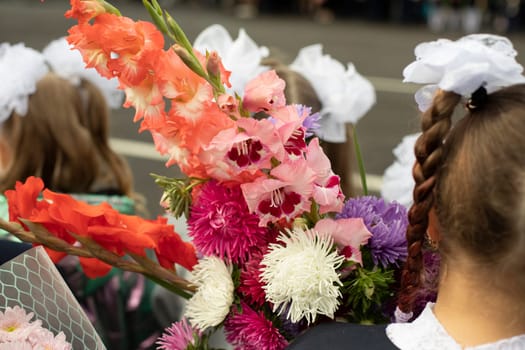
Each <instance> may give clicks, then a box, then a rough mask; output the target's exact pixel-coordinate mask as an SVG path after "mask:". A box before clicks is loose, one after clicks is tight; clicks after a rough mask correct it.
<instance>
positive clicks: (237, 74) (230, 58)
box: [193, 24, 269, 96]
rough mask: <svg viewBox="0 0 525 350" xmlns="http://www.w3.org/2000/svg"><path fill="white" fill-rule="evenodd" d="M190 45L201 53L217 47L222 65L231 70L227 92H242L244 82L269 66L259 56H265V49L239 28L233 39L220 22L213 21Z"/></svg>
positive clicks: (214, 49)
mask: <svg viewBox="0 0 525 350" xmlns="http://www.w3.org/2000/svg"><path fill="white" fill-rule="evenodd" d="M193 48H195V49H196V50H198V51H199V52H201V53H202V54H206V51H217V53H218V54H219V56H220V57H221V60H222V64H223V65H224V68H226V69H227V70H228V71H231V75H230V83H231V85H232V88H231V90H230V91H229V92H230V93H233V92H236V93H237V94H238V95H239V96H242V95H243V93H244V87H245V85H246V83H247V82H249V81H250V80H252V79H253V78H255V77H256V76H258V75H259V74H261V73H262V72H264V71H267V70H268V69H269V67H266V66H263V65H261V60H262V59H263V58H264V57H267V56H268V49H267V48H266V47H264V46H258V45H257V43H255V41H253V40H252V39H251V38H250V37H249V36H248V34H246V32H245V31H244V29H242V28H241V29H240V30H239V35H238V36H237V39H235V40H233V39H232V37H231V36H230V34H229V33H228V31H227V30H226V29H225V28H224V27H223V26H221V25H219V24H213V25H211V26H209V27H207V28H206V29H204V30H203V31H202V32H201V33H200V34H199V35H198V36H197V38H196V39H195V42H194V43H193Z"/></svg>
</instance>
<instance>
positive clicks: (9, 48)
mask: <svg viewBox="0 0 525 350" xmlns="http://www.w3.org/2000/svg"><path fill="white" fill-rule="evenodd" d="M48 71H49V69H48V67H47V65H46V63H45V60H44V56H43V55H42V54H41V53H40V52H38V51H36V50H33V49H31V48H29V47H26V46H25V45H24V44H23V43H19V44H15V45H10V44H8V43H3V44H1V45H0V77H1V78H0V124H1V123H3V122H5V121H6V120H7V119H8V118H9V117H10V116H11V113H13V111H15V112H16V113H17V114H19V115H21V116H25V115H26V114H27V107H28V98H29V95H31V94H32V93H34V92H35V91H36V84H37V82H38V81H39V80H40V79H42V77H44V75H46V74H47V72H48Z"/></svg>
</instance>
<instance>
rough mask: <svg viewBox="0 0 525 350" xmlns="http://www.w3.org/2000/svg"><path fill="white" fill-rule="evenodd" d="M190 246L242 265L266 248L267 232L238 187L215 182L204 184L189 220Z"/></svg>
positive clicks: (206, 253)
mask: <svg viewBox="0 0 525 350" xmlns="http://www.w3.org/2000/svg"><path fill="white" fill-rule="evenodd" d="M188 228H189V234H190V236H191V237H192V238H193V244H195V246H196V247H197V249H198V250H199V251H200V252H201V253H202V254H204V255H206V256H210V255H214V256H218V257H220V258H222V259H225V260H228V261H232V262H243V261H245V260H246V259H248V258H249V256H250V254H251V252H252V251H253V250H254V249H258V247H260V246H265V245H266V243H267V242H266V240H267V237H266V234H267V229H266V228H265V227H262V226H259V218H258V216H257V215H255V214H250V213H249V210H248V206H247V205H246V202H245V200H244V197H243V195H242V192H241V189H240V187H239V186H234V187H226V186H224V185H221V184H219V183H218V182H216V181H213V180H212V181H209V182H207V183H206V184H204V185H203V186H202V188H201V191H200V193H199V197H198V199H197V200H196V201H195V202H194V204H193V205H192V207H191V214H190V218H189V220H188Z"/></svg>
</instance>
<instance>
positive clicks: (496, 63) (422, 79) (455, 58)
mask: <svg viewBox="0 0 525 350" xmlns="http://www.w3.org/2000/svg"><path fill="white" fill-rule="evenodd" d="M516 55H517V52H516V50H514V47H513V46H512V43H511V41H510V40H509V39H507V38H505V37H502V36H499V35H493V34H471V35H467V36H464V37H462V38H461V39H459V40H457V41H451V40H448V39H439V40H436V41H431V42H424V43H421V44H419V45H417V46H416V49H415V56H416V60H415V61H414V62H412V63H410V64H409V65H408V66H407V67H406V68H405V69H404V70H403V77H404V80H403V81H404V82H410V83H418V84H425V86H423V87H422V88H421V89H420V90H419V91H418V92H417V93H416V96H415V98H416V102H417V104H418V106H419V109H420V110H421V111H425V110H427V109H428V107H429V106H430V104H431V103H432V98H433V96H434V93H435V91H436V90H437V89H438V88H439V89H441V90H445V91H453V92H455V93H457V94H459V95H462V96H464V97H466V98H469V97H470V95H471V94H472V93H473V92H474V91H476V90H477V89H478V88H479V87H481V86H484V87H485V89H486V90H487V93H489V94H490V93H492V92H494V91H496V90H499V89H501V88H503V87H507V86H510V85H514V84H519V83H525V77H524V76H523V75H522V72H523V67H522V66H521V65H520V64H519V63H518V62H517V61H516V58H515V57H516Z"/></svg>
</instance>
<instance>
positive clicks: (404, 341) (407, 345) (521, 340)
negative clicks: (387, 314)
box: [386, 303, 525, 350]
mask: <svg viewBox="0 0 525 350" xmlns="http://www.w3.org/2000/svg"><path fill="white" fill-rule="evenodd" d="M433 306H434V304H433V303H428V304H427V306H426V307H425V309H424V310H423V312H422V313H421V315H419V317H418V318H416V319H415V320H414V321H413V322H411V323H392V324H390V325H388V326H387V328H386V334H387V336H388V338H389V339H390V340H391V341H392V342H393V343H394V345H396V346H397V347H398V348H400V349H402V350H523V349H525V334H522V335H518V336H515V337H512V338H507V339H502V340H499V341H497V342H495V343H490V344H484V345H478V346H473V347H467V348H464V349H463V348H462V347H461V345H459V344H458V343H456V341H455V340H454V339H453V338H452V337H451V336H450V335H448V333H447V332H446V330H445V329H444V328H443V326H442V325H441V324H440V323H439V321H438V320H437V318H436V317H435V316H434V312H433V311H432V309H433Z"/></svg>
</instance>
